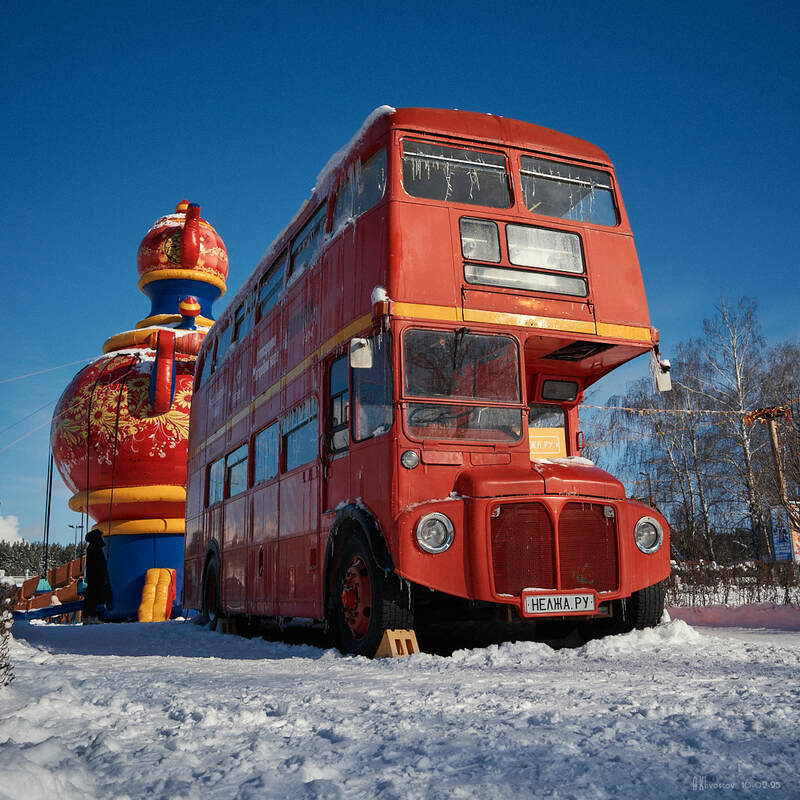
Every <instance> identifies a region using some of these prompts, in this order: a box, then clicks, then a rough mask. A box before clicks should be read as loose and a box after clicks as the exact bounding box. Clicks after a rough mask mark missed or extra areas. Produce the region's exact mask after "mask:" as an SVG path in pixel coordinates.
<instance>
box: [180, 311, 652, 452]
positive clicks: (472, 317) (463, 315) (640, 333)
mask: <svg viewBox="0 0 800 800" xmlns="http://www.w3.org/2000/svg"><path fill="white" fill-rule="evenodd" d="M392 315H393V316H396V317H406V318H412V319H419V320H432V319H433V320H440V321H443V322H484V323H489V324H492V325H511V326H514V327H518V328H539V329H542V330H548V331H565V332H568V333H583V334H590V335H596V336H610V337H613V338H615V339H627V340H629V341H634V342H648V343H649V342H650V329H649V328H642V327H638V326H635V325H615V324H612V323H607V322H598V323H596V324H595V323H594V322H590V321H588V320H580V319H562V318H560V317H538V316H534V315H529V314H510V313H506V312H501V311H483V310H481V309H474V308H468V309H464V310H463V311H462V310H461V309H460V308H455V307H453V306H433V305H425V304H424V303H400V302H396V303H393V304H392ZM371 322H372V316H371V315H370V314H364V315H363V316H361V317H359V318H358V319H357V320H356V321H355V322H351V323H350V324H349V325H348V326H347V327H346V328H342V330H340V331H339V332H338V333H336V334H334V335H333V336H331V337H330V338H329V339H327V340H326V341H325V342H323V343H322V344H321V345H320V346H319V347H318V348H317V349H316V350H314V351H313V352H312V353H311V354H310V355H308V356H306V357H305V358H304V359H303V360H302V361H300V362H299V363H297V364H296V365H295V366H294V367H292V369H290V370H289V372H287V373H286V374H285V375H284V376H283V377H282V378H280V379H279V380H277V381H275V383H273V384H272V385H271V386H269V387H267V388H266V389H265V390H264V391H263V392H261V393H260V394H259V395H258V397H256V398H255V399H254V400H252V401H251V402H250V403H249V404H248V405H247V406H246V407H245V408H243V409H242V410H241V411H239V412H238V413H236V414H235V415H234V416H233V417H231V419H230V420H228V421H227V422H226V423H225V424H224V425H223V426H222V427H221V428H219V429H218V430H216V431H215V432H214V433H212V434H211V435H210V436H209V437H208V438H207V439H206V440H205V441H203V442H202V443H201V444H199V445H198V446H197V447H196V448H194V449H193V450H192V451H191V453H190V454H189V456H190V457H194V456H196V455H197V453H199V452H200V451H201V450H203V449H204V448H206V447H208V446H209V445H210V444H213V443H214V442H215V441H217V439H219V438H220V436H224V435H225V434H226V433H227V432H228V431H230V430H231V429H232V428H233V426H234V425H236V424H238V423H239V422H241V421H242V420H243V419H245V417H247V416H248V415H249V414H251V413H252V412H253V411H255V409H257V408H259V407H260V406H262V405H264V403H266V402H267V401H268V400H270V399H272V398H273V397H274V396H275V394H277V392H279V391H280V390H281V389H283V388H285V387H286V386H288V385H289V384H290V383H291V382H292V381H293V380H294V379H295V378H297V377H298V376H299V375H302V374H303V373H304V372H305V371H306V370H307V369H308V368H309V367H310V366H311V364H312V362H313V361H314V360H315V359H317V358H321V357H322V356H324V355H326V354H327V353H329V352H330V351H331V350H333V349H335V348H336V347H338V346H339V345H340V344H341V343H342V342H344V341H346V340H347V339H349V338H350V337H351V336H353V335H354V334H356V333H358V332H359V331H360V330H363V329H364V328H366V327H368V326H369V325H370V323H371Z"/></svg>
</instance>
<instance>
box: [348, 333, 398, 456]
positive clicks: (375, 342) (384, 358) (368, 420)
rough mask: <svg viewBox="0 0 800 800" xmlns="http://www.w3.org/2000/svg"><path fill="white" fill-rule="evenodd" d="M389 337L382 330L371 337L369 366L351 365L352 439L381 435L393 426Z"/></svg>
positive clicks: (360, 439) (361, 439) (362, 439)
mask: <svg viewBox="0 0 800 800" xmlns="http://www.w3.org/2000/svg"><path fill="white" fill-rule="evenodd" d="M391 344H392V342H391V337H390V336H389V334H388V333H382V334H379V335H378V336H374V337H373V338H372V353H373V359H372V367H371V368H370V369H354V370H352V373H353V415H352V416H353V439H354V441H356V442H361V441H364V439H370V438H372V437H373V436H380V434H382V433H386V431H388V430H389V428H391V427H392V421H393V419H394V411H393V407H392V359H391V352H392V347H391Z"/></svg>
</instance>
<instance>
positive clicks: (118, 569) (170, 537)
mask: <svg viewBox="0 0 800 800" xmlns="http://www.w3.org/2000/svg"><path fill="white" fill-rule="evenodd" d="M103 541H105V543H106V547H105V555H106V564H107V565H108V577H109V579H110V580H111V594H112V599H111V605H110V606H109V607H108V608H107V609H106V611H105V613H103V614H102V615H101V616H102V619H105V620H109V621H110V622H121V621H123V620H131V619H133V620H135V619H136V617H137V612H138V611H139V604H140V603H141V602H142V589H143V588H144V578H145V574H146V573H147V570H148V569H152V568H153V567H160V568H167V569H174V570H175V571H176V573H177V575H176V593H175V605H174V606H173V614H172V615H173V616H175V615H176V609H177V611H178V613H179V612H180V603H181V590H182V588H183V534H170V533H137V534H115V535H114V536H106V537H104V539H103Z"/></svg>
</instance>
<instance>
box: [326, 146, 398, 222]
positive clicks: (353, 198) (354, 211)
mask: <svg viewBox="0 0 800 800" xmlns="http://www.w3.org/2000/svg"><path fill="white" fill-rule="evenodd" d="M385 191H386V150H385V149H384V148H381V149H380V150H378V151H377V152H375V153H373V154H372V155H371V156H370V157H369V158H368V159H367V160H366V161H365V162H364V163H363V164H362V163H361V162H358V163H356V164H355V166H353V167H351V169H350V173H349V174H348V176H347V180H346V181H345V182H344V183H343V184H342V185H341V187H340V188H339V191H338V192H337V194H336V202H335V204H334V207H333V230H332V233H333V234H336V233H338V232H339V231H340V230H341V229H342V228H344V226H345V225H347V223H348V222H351V221H352V220H355V219H357V218H358V217H360V216H361V215H362V214H364V213H365V212H367V211H369V210H370V209H371V208H372V207H373V206H375V205H377V204H378V203H379V202H380V200H381V199H382V198H383V194H384V192H385Z"/></svg>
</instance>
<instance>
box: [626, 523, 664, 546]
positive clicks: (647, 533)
mask: <svg viewBox="0 0 800 800" xmlns="http://www.w3.org/2000/svg"><path fill="white" fill-rule="evenodd" d="M633 538H634V539H635V540H636V546H637V547H638V548H639V549H640V550H641V551H642V552H643V553H655V552H656V550H658V548H659V547H661V544H662V543H663V541H664V531H663V530H662V528H661V523H660V522H659V521H658V520H657V519H654V518H653V517H642V518H641V519H640V520H639V521H638V522H637V523H636V527H635V528H634V530H633Z"/></svg>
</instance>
